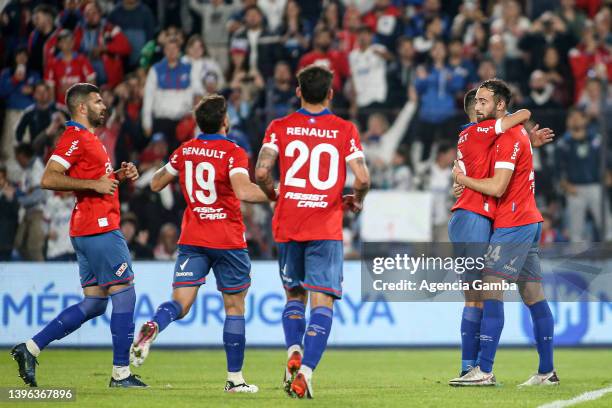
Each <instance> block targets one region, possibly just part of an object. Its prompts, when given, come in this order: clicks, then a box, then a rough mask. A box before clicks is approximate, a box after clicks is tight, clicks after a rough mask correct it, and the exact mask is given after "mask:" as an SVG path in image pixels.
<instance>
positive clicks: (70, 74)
mask: <svg viewBox="0 0 612 408" xmlns="http://www.w3.org/2000/svg"><path fill="white" fill-rule="evenodd" d="M57 38H58V39H57V44H58V48H59V53H58V55H57V57H55V58H53V59H52V60H51V61H49V63H48V64H47V65H46V67H45V81H46V82H47V83H48V84H49V86H51V88H52V89H53V90H54V92H55V101H56V102H57V103H58V104H61V105H64V102H65V101H64V99H65V93H66V90H67V89H68V88H70V86H71V85H74V84H76V83H78V82H89V83H93V82H94V81H95V79H96V73H95V71H94V70H93V67H92V66H91V63H90V62H89V60H88V59H87V57H86V56H84V55H83V54H79V53H77V52H75V51H73V46H74V37H73V35H72V33H71V32H70V31H69V30H61V31H60V32H59V33H58V35H57Z"/></svg>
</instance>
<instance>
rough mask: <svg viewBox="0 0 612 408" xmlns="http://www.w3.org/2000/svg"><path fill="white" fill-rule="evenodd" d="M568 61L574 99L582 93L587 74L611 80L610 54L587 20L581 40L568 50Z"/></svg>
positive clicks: (611, 64) (611, 59) (611, 58)
mask: <svg viewBox="0 0 612 408" xmlns="http://www.w3.org/2000/svg"><path fill="white" fill-rule="evenodd" d="M569 63H570V67H571V69H572V74H573V75H574V100H575V101H577V100H578V99H580V96H581V95H582V90H583V89H584V87H585V85H586V81H587V79H588V77H589V75H592V76H596V77H598V78H600V79H603V80H607V81H612V55H611V54H610V51H609V50H608V49H607V48H606V47H605V45H604V44H602V43H601V42H600V41H599V40H598V39H597V37H596V36H595V29H594V27H593V23H591V22H588V23H587V24H586V25H585V27H584V30H583V32H582V41H581V42H580V44H578V46H577V47H576V48H573V49H572V50H571V51H570V52H569Z"/></svg>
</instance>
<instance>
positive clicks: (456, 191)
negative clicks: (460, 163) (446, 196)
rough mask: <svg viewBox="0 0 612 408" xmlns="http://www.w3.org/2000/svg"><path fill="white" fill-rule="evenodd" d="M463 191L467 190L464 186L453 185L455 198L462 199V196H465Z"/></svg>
mask: <svg viewBox="0 0 612 408" xmlns="http://www.w3.org/2000/svg"><path fill="white" fill-rule="evenodd" d="M463 190H465V186H464V185H462V184H457V183H453V195H454V196H455V198H459V197H461V194H463Z"/></svg>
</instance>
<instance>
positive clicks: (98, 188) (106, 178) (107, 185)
mask: <svg viewBox="0 0 612 408" xmlns="http://www.w3.org/2000/svg"><path fill="white" fill-rule="evenodd" d="M118 185H119V180H115V179H112V178H110V175H109V174H105V175H103V176H102V177H100V178H99V179H97V180H96V182H95V184H94V191H95V192H96V193H99V194H109V195H113V194H115V190H117V186H118Z"/></svg>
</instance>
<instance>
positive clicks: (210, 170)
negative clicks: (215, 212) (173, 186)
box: [185, 161, 217, 205]
mask: <svg viewBox="0 0 612 408" xmlns="http://www.w3.org/2000/svg"><path fill="white" fill-rule="evenodd" d="M194 180H195V182H196V185H197V186H196V188H195V189H194V188H193V182H194ZM185 189H186V190H187V195H188V196H189V201H191V202H192V203H195V200H196V199H197V200H198V201H199V202H200V203H202V204H205V205H210V204H212V203H214V202H215V201H217V191H216V190H215V167H214V166H213V165H212V164H210V163H209V162H200V163H198V165H197V166H195V174H194V169H193V162H192V161H186V162H185ZM204 191H208V195H206V194H204ZM194 195H195V199H194Z"/></svg>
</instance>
